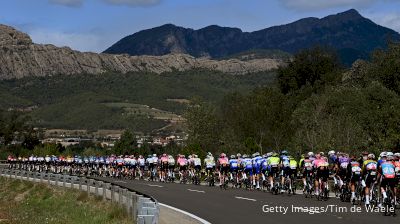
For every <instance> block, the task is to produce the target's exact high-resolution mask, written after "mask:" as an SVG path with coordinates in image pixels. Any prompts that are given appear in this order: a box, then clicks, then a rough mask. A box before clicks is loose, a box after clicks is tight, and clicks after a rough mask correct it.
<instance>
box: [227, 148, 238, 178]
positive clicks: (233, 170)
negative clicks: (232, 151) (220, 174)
mask: <svg viewBox="0 0 400 224" xmlns="http://www.w3.org/2000/svg"><path fill="white" fill-rule="evenodd" d="M238 169H239V166H238V160H237V159H236V156H235V155H231V158H230V159H229V176H230V179H231V180H232V181H233V182H234V184H237V183H238V182H239V181H238Z"/></svg>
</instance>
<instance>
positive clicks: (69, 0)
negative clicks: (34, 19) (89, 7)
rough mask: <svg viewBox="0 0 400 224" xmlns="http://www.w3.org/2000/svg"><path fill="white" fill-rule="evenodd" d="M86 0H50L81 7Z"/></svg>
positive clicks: (53, 2)
mask: <svg viewBox="0 0 400 224" xmlns="http://www.w3.org/2000/svg"><path fill="white" fill-rule="evenodd" d="M83 1H84V0H49V2H50V3H52V4H56V5H63V6H68V7H80V6H81V5H82V4H83Z"/></svg>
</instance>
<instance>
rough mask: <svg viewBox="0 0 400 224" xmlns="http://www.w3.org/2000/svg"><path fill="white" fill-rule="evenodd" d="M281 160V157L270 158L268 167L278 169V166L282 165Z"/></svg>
mask: <svg viewBox="0 0 400 224" xmlns="http://www.w3.org/2000/svg"><path fill="white" fill-rule="evenodd" d="M280 161H281V160H280V159H279V157H276V156H275V157H269V158H268V166H269V167H271V168H272V167H278V165H279V163H280Z"/></svg>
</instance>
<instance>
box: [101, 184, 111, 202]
mask: <svg viewBox="0 0 400 224" xmlns="http://www.w3.org/2000/svg"><path fill="white" fill-rule="evenodd" d="M102 186H103V201H107V189H108V188H109V186H110V185H109V184H108V183H104V182H103V183H102Z"/></svg>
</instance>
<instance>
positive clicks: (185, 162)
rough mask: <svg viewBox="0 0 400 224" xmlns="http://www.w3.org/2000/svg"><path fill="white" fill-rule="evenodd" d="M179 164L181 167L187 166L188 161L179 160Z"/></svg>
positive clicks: (184, 159)
mask: <svg viewBox="0 0 400 224" xmlns="http://www.w3.org/2000/svg"><path fill="white" fill-rule="evenodd" d="M177 162H178V164H179V166H186V165H187V159H186V158H178V161H177Z"/></svg>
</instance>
